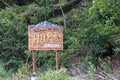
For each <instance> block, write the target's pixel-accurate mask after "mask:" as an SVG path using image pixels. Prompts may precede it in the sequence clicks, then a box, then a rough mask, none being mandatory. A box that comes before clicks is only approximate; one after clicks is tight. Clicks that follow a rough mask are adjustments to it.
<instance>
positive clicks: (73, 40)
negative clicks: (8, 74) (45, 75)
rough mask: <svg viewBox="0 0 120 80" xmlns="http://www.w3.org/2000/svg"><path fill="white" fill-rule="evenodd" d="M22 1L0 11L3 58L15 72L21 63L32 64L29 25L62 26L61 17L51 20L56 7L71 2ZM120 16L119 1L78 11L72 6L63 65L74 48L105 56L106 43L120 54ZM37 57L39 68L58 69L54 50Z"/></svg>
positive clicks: (89, 2)
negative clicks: (41, 23) (52, 24)
mask: <svg viewBox="0 0 120 80" xmlns="http://www.w3.org/2000/svg"><path fill="white" fill-rule="evenodd" d="M17 1H18V0H17ZM30 1H32V0H30ZM12 2H13V3H12ZM20 2H21V4H22V6H18V5H14V4H16V3H15V2H14V1H13V0H10V1H8V0H2V1H1V2H0V4H1V3H4V5H3V7H4V6H5V9H0V18H1V19H0V45H1V46H0V59H1V60H2V61H3V62H4V63H5V68H6V69H7V70H10V69H11V68H12V70H13V71H17V69H18V67H19V65H21V63H25V62H27V63H31V61H32V60H30V59H31V52H30V51H28V50H27V45H28V44H27V43H28V37H27V33H28V32H27V26H28V25H30V24H37V23H39V22H41V21H43V20H50V21H53V22H55V23H59V24H63V23H64V20H63V18H61V16H58V17H57V18H56V16H55V17H54V18H53V17H52V18H51V15H52V14H51V13H52V11H54V8H57V9H58V6H61V7H64V6H65V5H67V2H68V1H67V0H60V2H59V3H58V2H57V3H56V4H55V3H54V1H53V0H36V1H34V2H33V3H32V4H29V3H30V2H29V1H26V0H22V1H20ZM18 3H19V2H18ZM25 4H26V5H25ZM11 5H12V6H11ZM76 6H77V5H76ZM0 7H2V6H1V5H0ZM119 13H120V1H119V0H85V1H83V2H81V4H80V7H79V8H75V7H73V8H72V10H71V11H70V12H67V13H65V17H66V18H64V19H66V24H67V25H66V26H67V27H66V30H65V31H64V50H63V51H60V52H59V53H60V64H63V62H64V60H65V58H66V57H67V56H68V55H70V54H76V53H74V49H79V50H80V49H82V50H83V53H87V54H89V55H96V54H99V53H106V51H107V48H108V43H107V42H110V43H111V44H112V45H113V46H114V47H113V48H112V49H113V50H114V53H119V52H120V37H119V36H120V14H119ZM62 20H63V21H62ZM86 49H87V50H88V51H87V52H85V50H86ZM78 52H79V51H78ZM79 53H80V52H79ZM36 55H37V56H36V60H37V61H36V63H37V65H39V66H43V65H44V64H45V65H52V66H55V52H54V51H38V52H37V54H36Z"/></svg>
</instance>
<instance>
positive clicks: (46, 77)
mask: <svg viewBox="0 0 120 80" xmlns="http://www.w3.org/2000/svg"><path fill="white" fill-rule="evenodd" d="M39 79H40V80H70V77H69V75H68V74H67V73H66V72H65V70H64V69H60V70H59V71H56V70H48V71H47V72H46V73H44V74H40V76H38V77H37V80H39Z"/></svg>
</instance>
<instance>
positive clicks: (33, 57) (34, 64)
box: [32, 50, 36, 73]
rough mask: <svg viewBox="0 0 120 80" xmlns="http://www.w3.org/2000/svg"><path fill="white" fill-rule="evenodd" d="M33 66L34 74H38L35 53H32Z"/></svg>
mask: <svg viewBox="0 0 120 80" xmlns="http://www.w3.org/2000/svg"><path fill="white" fill-rule="evenodd" d="M32 65H33V73H36V63H35V51H34V50H33V51H32Z"/></svg>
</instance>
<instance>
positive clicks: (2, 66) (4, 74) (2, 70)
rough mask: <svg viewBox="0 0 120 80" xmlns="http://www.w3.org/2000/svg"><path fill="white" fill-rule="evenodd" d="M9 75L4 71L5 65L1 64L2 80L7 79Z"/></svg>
mask: <svg viewBox="0 0 120 80" xmlns="http://www.w3.org/2000/svg"><path fill="white" fill-rule="evenodd" d="M8 75H9V74H8V73H7V72H6V70H5V69H4V65H3V63H2V62H0V80H1V79H3V78H6V77H7V76H8Z"/></svg>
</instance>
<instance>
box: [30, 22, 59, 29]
mask: <svg viewBox="0 0 120 80" xmlns="http://www.w3.org/2000/svg"><path fill="white" fill-rule="evenodd" d="M42 26H45V27H49V26H55V27H61V26H60V25H58V24H53V23H51V22H49V21H43V22H41V23H38V24H36V25H30V27H31V28H34V27H42Z"/></svg>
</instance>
